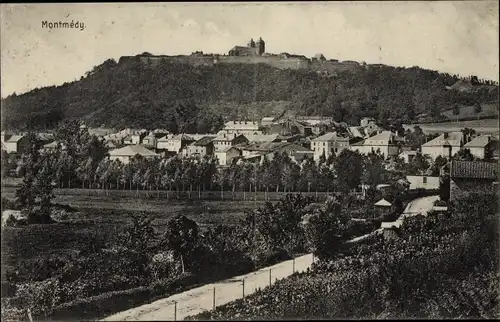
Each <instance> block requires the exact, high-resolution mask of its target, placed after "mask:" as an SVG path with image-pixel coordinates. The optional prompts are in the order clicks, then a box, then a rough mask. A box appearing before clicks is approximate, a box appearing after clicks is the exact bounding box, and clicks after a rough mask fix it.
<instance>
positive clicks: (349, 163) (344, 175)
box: [334, 149, 363, 192]
mask: <svg viewBox="0 0 500 322" xmlns="http://www.w3.org/2000/svg"><path fill="white" fill-rule="evenodd" d="M334 167H335V172H336V174H337V185H338V188H339V191H342V192H348V191H349V190H350V189H355V188H357V187H358V186H359V184H360V183H361V175H362V172H363V165H362V157H361V154H359V152H357V151H355V152H353V151H350V150H347V149H344V150H342V152H340V154H339V155H338V156H337V158H336V162H335V166H334Z"/></svg>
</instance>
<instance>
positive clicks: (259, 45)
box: [256, 38, 266, 55]
mask: <svg viewBox="0 0 500 322" xmlns="http://www.w3.org/2000/svg"><path fill="white" fill-rule="evenodd" d="M256 45H257V54H258V55H262V54H263V53H265V52H266V43H265V42H264V40H262V38H259V40H258V41H257V44H256Z"/></svg>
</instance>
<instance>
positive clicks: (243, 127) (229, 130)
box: [222, 121, 262, 134]
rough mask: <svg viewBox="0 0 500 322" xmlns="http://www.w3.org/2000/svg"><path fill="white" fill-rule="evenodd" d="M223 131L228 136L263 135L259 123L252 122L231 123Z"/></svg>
mask: <svg viewBox="0 0 500 322" xmlns="http://www.w3.org/2000/svg"><path fill="white" fill-rule="evenodd" d="M222 131H223V132H225V133H226V134H262V132H261V131H259V123H258V122H252V121H229V122H226V124H225V125H224V129H223V130H222Z"/></svg>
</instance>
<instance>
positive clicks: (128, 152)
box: [109, 144, 158, 157]
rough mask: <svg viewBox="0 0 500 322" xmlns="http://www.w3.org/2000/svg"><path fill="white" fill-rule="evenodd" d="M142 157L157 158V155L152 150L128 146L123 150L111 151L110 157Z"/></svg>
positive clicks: (140, 146) (138, 146) (139, 146)
mask: <svg viewBox="0 0 500 322" xmlns="http://www.w3.org/2000/svg"><path fill="white" fill-rule="evenodd" d="M137 154H139V155H141V156H157V155H158V154H157V153H154V152H153V151H151V150H148V149H146V148H145V147H144V146H142V145H139V144H137V145H127V146H125V147H123V148H120V149H115V150H111V151H109V155H110V156H131V157H132V156H135V155H137Z"/></svg>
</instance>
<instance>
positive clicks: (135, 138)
mask: <svg viewBox="0 0 500 322" xmlns="http://www.w3.org/2000/svg"><path fill="white" fill-rule="evenodd" d="M145 137H146V133H144V132H142V133H137V134H130V135H128V136H127V137H125V138H124V139H123V144H127V145H137V144H142V139H143V138H145Z"/></svg>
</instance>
